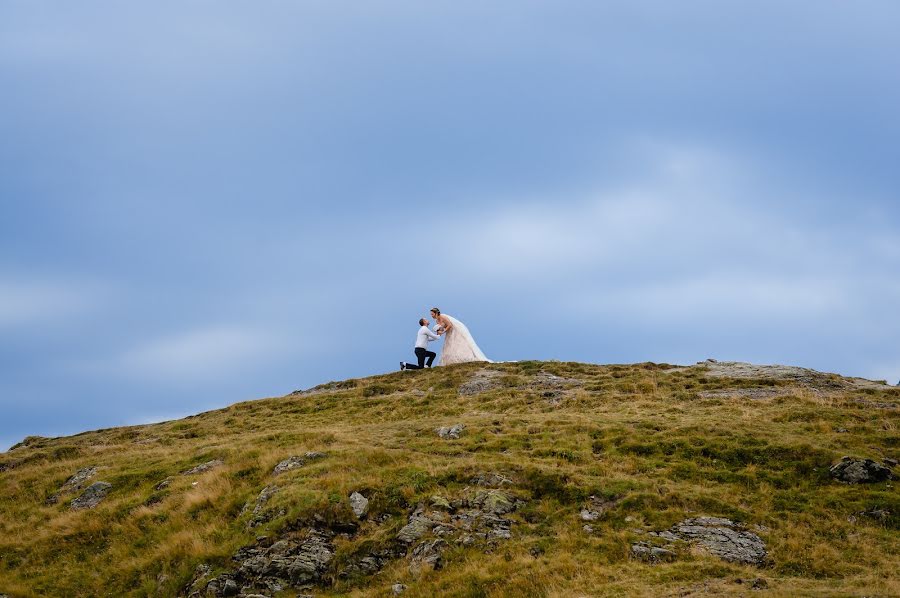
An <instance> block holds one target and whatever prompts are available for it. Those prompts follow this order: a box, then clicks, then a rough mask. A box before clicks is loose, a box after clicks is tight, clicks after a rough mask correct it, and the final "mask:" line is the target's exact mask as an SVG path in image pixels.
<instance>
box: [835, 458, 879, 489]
mask: <svg viewBox="0 0 900 598" xmlns="http://www.w3.org/2000/svg"><path fill="white" fill-rule="evenodd" d="M828 472H829V473H830V474H831V477H832V478H834V479H836V480H838V481H840V482H844V483H847V484H874V483H877V482H884V481H887V480H890V479H891V478H892V477H893V472H892V471H891V469H890V468H889V467H887V466H885V465H881V464H880V463H878V462H876V461H873V460H872V459H856V458H854V457H841V460H840V461H838V462H837V463H835V464H834V465H832V466H831V469H829V470H828Z"/></svg>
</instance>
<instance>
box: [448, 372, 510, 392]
mask: <svg viewBox="0 0 900 598" xmlns="http://www.w3.org/2000/svg"><path fill="white" fill-rule="evenodd" d="M502 376H503V374H502V373H501V372H498V371H496V370H487V369H482V370H478V371H477V372H475V373H474V374H472V377H471V378H469V380H468V381H467V382H465V383H464V384H462V385H461V386H460V387H459V389H458V392H459V394H461V395H464V396H465V395H476V394H480V393H483V392H487V391H489V390H494V389H495V388H499V387H500V380H499V379H500V378H501V377H502Z"/></svg>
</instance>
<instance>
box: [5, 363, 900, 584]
mask: <svg viewBox="0 0 900 598" xmlns="http://www.w3.org/2000/svg"><path fill="white" fill-rule="evenodd" d="M898 405H900V389H898V388H896V387H890V386H887V385H886V384H882V383H874V382H869V381H865V380H859V379H847V378H842V377H840V376H836V375H833V374H821V373H818V372H813V371H811V370H802V369H799V368H785V367H758V366H749V365H746V364H730V363H724V364H723V363H715V362H709V363H707V362H704V363H701V364H697V365H695V366H691V367H675V366H669V365H657V364H650V363H646V364H635V365H605V366H604V365H588V364H581V363H558V362H519V363H504V364H490V365H485V364H465V365H460V366H452V367H447V368H436V369H434V370H425V371H416V372H396V373H392V374H387V375H382V376H374V377H370V378H365V379H358V380H347V381H344V382H337V383H329V384H325V385H322V386H319V387H316V388H314V389H310V390H308V391H304V392H297V393H294V394H291V395H289V396H285V397H280V398H272V399H264V400H258V401H250V402H245V403H239V404H236V405H232V406H231V407H228V408H226V409H221V410H217V411H211V412H208V413H203V414H200V415H197V416H193V417H188V418H185V419H183V420H179V421H172V422H165V423H160V424H153V425H145V426H133V427H126V428H116V429H109V430H100V431H95V432H86V433H83V434H79V435H76V436H71V437H66V438H55V439H44V438H29V439H26V441H25V442H24V443H22V444H21V445H19V446H17V447H15V448H14V449H12V450H10V451H9V452H7V453H0V595H3V594H6V595H8V596H10V597H11V598H19V597H25V596H120V595H133V596H206V595H210V596H225V595H238V594H239V593H240V594H242V595H251V594H255V595H263V596H291V597H294V596H297V595H298V594H299V595H306V594H309V595H313V596H335V595H350V596H386V595H391V594H392V593H402V595H403V596H606V595H610V596H613V595H616V596H618V595H629V596H631V595H634V596H642V595H647V596H650V595H653V596H665V595H673V596H687V595H705V594H716V595H719V594H725V595H728V594H735V595H750V594H751V593H752V594H753V595H772V596H789V595H790V596H796V595H817V596H823V595H824V596H828V595H833V596H845V595H863V594H865V595H869V596H871V595H885V596H890V595H893V596H897V595H900V581H898V577H897V571H898V570H900V534H898V533H897V531H898V528H900V491H898V489H897V482H895V481H893V480H892V473H891V468H892V467H894V468H895V469H896V467H895V466H896V461H895V460H896V459H898V458H900V431H898V424H900V409H898ZM845 455H849V456H851V457H853V458H859V459H869V461H864V460H860V461H856V460H845V461H843V462H842V461H841V458H842V457H843V456H845ZM833 465H837V467H835V468H834V469H831V468H832V466H833ZM836 478H843V479H845V480H851V481H854V482H858V483H847V482H846V481H841V480H840V479H836ZM395 584H396V585H395Z"/></svg>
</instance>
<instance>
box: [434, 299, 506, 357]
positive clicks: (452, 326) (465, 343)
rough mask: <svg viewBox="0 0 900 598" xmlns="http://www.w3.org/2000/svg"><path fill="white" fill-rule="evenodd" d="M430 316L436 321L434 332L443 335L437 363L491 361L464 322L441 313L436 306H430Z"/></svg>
mask: <svg viewBox="0 0 900 598" xmlns="http://www.w3.org/2000/svg"><path fill="white" fill-rule="evenodd" d="M431 317H432V318H434V321H435V323H436V326H435V332H437V333H438V334H439V335H441V336H443V337H444V348H443V350H442V351H441V360H440V362H438V365H451V364H454V363H466V362H469V361H491V360H490V359H488V358H487V357H485V356H484V353H482V352H481V349H479V348H478V345H477V344H475V339H474V338H472V333H471V332H469V329H468V328H466V325H465V324H463V323H462V322H460V321H459V320H457V319H456V318H454V317H451V316H448V315H447V314H442V313H441V310H439V309H438V308H436V307H434V308H432V310H431Z"/></svg>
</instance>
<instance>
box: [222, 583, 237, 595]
mask: <svg viewBox="0 0 900 598" xmlns="http://www.w3.org/2000/svg"><path fill="white" fill-rule="evenodd" d="M238 592H240V589H239V588H238V585H237V584H236V583H235V582H234V580H233V579H227V580H225V584H224V585H223V586H222V595H223V596H237V595H238Z"/></svg>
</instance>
